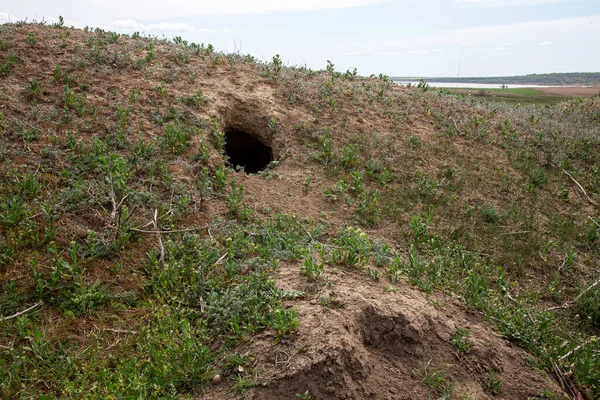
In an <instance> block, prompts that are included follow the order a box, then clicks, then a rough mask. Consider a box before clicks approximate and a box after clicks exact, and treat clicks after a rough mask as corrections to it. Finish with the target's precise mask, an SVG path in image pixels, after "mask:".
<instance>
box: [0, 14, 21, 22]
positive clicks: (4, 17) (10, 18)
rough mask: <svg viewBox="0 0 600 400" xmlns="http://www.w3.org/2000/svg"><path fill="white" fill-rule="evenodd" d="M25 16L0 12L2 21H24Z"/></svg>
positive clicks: (0, 20)
mask: <svg viewBox="0 0 600 400" xmlns="http://www.w3.org/2000/svg"><path fill="white" fill-rule="evenodd" d="M23 19H24V18H19V17H16V16H14V15H12V14H8V13H0V23H2V24H3V23H5V22H17V21H22V20H23Z"/></svg>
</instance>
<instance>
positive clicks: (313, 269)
mask: <svg viewBox="0 0 600 400" xmlns="http://www.w3.org/2000/svg"><path fill="white" fill-rule="evenodd" d="M324 268H325V264H324V254H323V253H322V254H321V260H320V262H319V260H318V259H317V257H316V256H315V254H314V253H313V251H311V250H309V252H308V254H307V255H306V256H305V257H304V261H303V262H302V266H300V271H302V273H303V274H304V275H306V276H307V277H308V278H309V279H312V280H315V279H318V278H319V277H320V276H321V274H322V273H323V269H324Z"/></svg>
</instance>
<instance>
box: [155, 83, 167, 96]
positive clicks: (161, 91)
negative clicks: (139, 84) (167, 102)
mask: <svg viewBox="0 0 600 400" xmlns="http://www.w3.org/2000/svg"><path fill="white" fill-rule="evenodd" d="M154 90H155V91H156V93H157V94H158V95H159V96H163V97H166V96H168V95H169V91H168V90H167V88H166V87H165V83H164V82H163V81H161V82H160V83H159V84H158V85H156V86H154Z"/></svg>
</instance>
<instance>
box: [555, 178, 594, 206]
mask: <svg viewBox="0 0 600 400" xmlns="http://www.w3.org/2000/svg"><path fill="white" fill-rule="evenodd" d="M562 171H563V172H564V173H565V174H567V176H568V177H569V178H571V180H572V181H573V182H575V184H576V185H577V186H578V187H579V189H581V191H582V192H583V194H584V196H585V198H586V199H587V201H588V202H589V203H590V204H593V205H595V206H596V207H598V203H596V202H595V201H594V200H592V199H591V198H590V196H588V194H587V192H586V191H585V189H584V188H583V186H581V185H580V184H579V182H577V181H576V180H575V178H573V176H572V175H571V174H570V173H568V172H567V171H566V170H565V169H563V170H562Z"/></svg>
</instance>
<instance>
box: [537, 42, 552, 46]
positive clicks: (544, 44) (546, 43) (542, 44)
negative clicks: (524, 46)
mask: <svg viewBox="0 0 600 400" xmlns="http://www.w3.org/2000/svg"><path fill="white" fill-rule="evenodd" d="M551 44H552V42H541V43H540V44H538V46H549V45H551Z"/></svg>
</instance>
